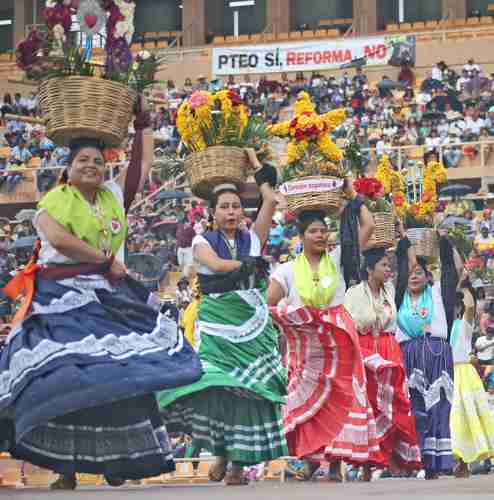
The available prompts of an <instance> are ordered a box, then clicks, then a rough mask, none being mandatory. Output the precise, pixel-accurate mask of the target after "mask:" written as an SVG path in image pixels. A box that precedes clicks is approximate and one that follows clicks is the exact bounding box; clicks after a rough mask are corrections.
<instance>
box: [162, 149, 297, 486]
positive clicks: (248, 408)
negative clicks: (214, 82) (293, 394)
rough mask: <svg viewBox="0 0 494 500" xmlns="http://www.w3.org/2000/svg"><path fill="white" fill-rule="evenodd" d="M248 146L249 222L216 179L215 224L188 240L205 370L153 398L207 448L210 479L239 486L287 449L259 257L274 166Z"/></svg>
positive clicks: (281, 381)
mask: <svg viewBox="0 0 494 500" xmlns="http://www.w3.org/2000/svg"><path fill="white" fill-rule="evenodd" d="M248 151H249V158H250V162H251V164H252V166H253V167H254V168H257V169H258V171H257V173H256V175H255V177H256V182H257V184H258V185H259V189H260V191H261V195H262V199H263V201H262V205H261V208H260V210H259V212H258V215H257V219H256V221H255V223H254V224H253V226H252V228H251V229H250V231H246V230H241V229H240V226H241V223H242V219H243V210H242V200H241V198H240V195H239V192H238V190H237V188H236V187H235V186H234V185H233V184H228V185H225V184H223V185H219V186H217V187H216V188H215V190H214V193H213V194H212V198H211V210H212V212H213V214H214V219H215V225H216V227H217V229H216V230H215V231H208V232H206V233H204V234H202V235H198V236H196V238H195V239H194V242H193V244H192V248H193V253H194V259H195V260H196V262H197V264H198V278H199V283H200V287H201V292H202V296H203V298H202V301H201V303H200V305H199V311H198V320H197V322H196V325H197V328H198V329H199V333H200V341H199V342H200V344H199V347H198V349H199V356H200V358H201V362H202V366H203V369H204V372H205V373H204V375H203V377H202V379H201V380H200V381H199V382H196V383H195V384H191V385H189V386H186V387H182V388H180V389H177V390H171V391H164V392H163V393H161V394H160V395H159V398H158V399H159V403H160V406H161V408H162V412H163V417H164V419H165V422H167V426H168V428H169V429H170V430H183V431H185V432H187V433H188V434H190V435H192V438H193V440H194V445H195V446H196V447H199V448H207V449H208V450H209V451H211V453H213V454H214V455H215V456H216V457H217V459H216V463H215V464H214V465H213V466H212V468H211V470H210V472H209V478H210V479H211V480H212V481H218V482H219V481H222V480H223V479H224V478H225V480H226V484H227V485H241V484H245V480H244V478H243V467H244V466H245V465H255V464H259V463H261V462H264V461H269V460H274V459H276V458H278V457H281V456H284V455H286V454H287V453H288V449H287V446H286V440H285V435H284V432H283V424H282V417H281V405H282V404H283V403H284V402H285V394H286V379H285V370H284V368H283V365H282V362H281V356H280V353H279V350H278V334H277V332H276V330H275V329H274V327H273V325H272V323H271V317H270V315H269V308H268V306H267V304H266V302H265V298H264V291H263V288H264V287H265V278H266V276H265V273H266V268H267V262H265V261H264V260H263V259H262V258H261V257H260V255H261V249H262V247H263V246H264V245H265V243H266V240H267V237H268V233H269V228H270V227H271V221H272V218H273V214H274V211H275V208H276V203H277V202H276V198H275V193H274V191H273V189H272V186H275V185H276V171H275V170H274V168H273V167H269V166H267V165H266V166H263V167H262V168H259V167H260V164H259V161H258V159H257V157H256V155H255V152H254V151H253V150H248ZM229 462H231V470H230V471H229V472H228V473H227V466H228V463H229Z"/></svg>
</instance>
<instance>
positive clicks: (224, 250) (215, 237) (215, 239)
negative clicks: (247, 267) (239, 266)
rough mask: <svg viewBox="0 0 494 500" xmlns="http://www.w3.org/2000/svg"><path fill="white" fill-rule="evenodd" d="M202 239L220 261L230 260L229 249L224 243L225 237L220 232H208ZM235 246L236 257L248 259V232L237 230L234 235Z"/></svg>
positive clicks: (249, 241) (249, 243) (249, 240)
mask: <svg viewBox="0 0 494 500" xmlns="http://www.w3.org/2000/svg"><path fill="white" fill-rule="evenodd" d="M203 237H204V238H205V239H206V240H207V242H208V243H209V244H210V245H211V248H212V249H213V250H214V251H215V252H216V254H217V255H218V257H219V258H220V259H231V258H232V255H231V253H230V249H229V248H228V245H227V243H226V241H225V236H223V234H222V233H221V232H220V231H208V232H207V233H204V234H203ZM235 244H236V247H237V252H238V255H237V257H238V258H240V257H249V256H250V247H251V238H250V233H249V232H248V231H240V230H237V232H236V233H235Z"/></svg>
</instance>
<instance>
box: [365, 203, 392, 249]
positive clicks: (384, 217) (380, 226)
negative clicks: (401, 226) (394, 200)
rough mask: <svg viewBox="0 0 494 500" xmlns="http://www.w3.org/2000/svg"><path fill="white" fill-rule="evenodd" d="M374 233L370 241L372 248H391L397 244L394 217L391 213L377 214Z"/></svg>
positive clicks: (374, 214)
mask: <svg viewBox="0 0 494 500" xmlns="http://www.w3.org/2000/svg"><path fill="white" fill-rule="evenodd" d="M372 215H373V216H374V233H373V234H372V236H371V238H370V240H369V247H370V248H391V247H392V246H394V244H395V224H394V221H395V219H394V216H393V214H392V213H389V212H375V213H373V214H372Z"/></svg>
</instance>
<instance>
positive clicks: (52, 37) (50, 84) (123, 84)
mask: <svg viewBox="0 0 494 500" xmlns="http://www.w3.org/2000/svg"><path fill="white" fill-rule="evenodd" d="M134 11H135V3H134V2H132V1H128V0H47V1H46V6H45V8H44V9H43V17H44V19H45V23H46V27H44V29H34V30H32V31H31V32H30V33H29V35H28V37H27V38H26V39H25V40H24V41H22V42H21V43H20V44H19V45H18V46H17V50H16V56H17V63H18V65H19V67H20V68H21V69H23V70H24V71H25V73H26V76H27V77H28V78H29V79H34V80H38V81H40V82H41V83H40V94H39V97H40V107H41V111H42V115H43V117H44V118H45V119H46V126H47V135H48V136H49V137H50V138H51V139H53V140H54V141H55V142H57V143H65V144H66V143H67V142H69V141H70V140H71V139H73V138H75V137H77V136H80V135H84V136H86V137H88V136H89V137H95V138H98V139H102V140H103V141H104V142H105V143H107V144H108V145H110V146H113V147H116V146H119V145H120V144H121V142H122V140H123V139H124V138H125V137H126V136H127V134H128V125H129V123H130V119H131V116H132V110H133V105H134V101H135V96H136V92H142V90H143V89H144V88H145V87H147V86H149V85H152V84H153V83H155V73H156V70H157V67H158V61H157V59H156V57H155V56H154V55H152V54H150V53H149V52H145V51H144V52H141V53H139V54H138V55H137V56H136V57H134V56H133V54H132V52H131V50H130V44H131V41H132V37H133V34H134ZM74 16H76V19H77V23H78V25H79V30H80V36H75V35H78V34H77V33H73V32H72V29H73V24H74V23H73V18H74ZM103 31H105V32H106V35H105V36H106V38H105V59H104V62H103V63H101V62H98V61H96V60H94V59H93V38H94V37H95V36H101V37H102V38H103V35H102V32H103Z"/></svg>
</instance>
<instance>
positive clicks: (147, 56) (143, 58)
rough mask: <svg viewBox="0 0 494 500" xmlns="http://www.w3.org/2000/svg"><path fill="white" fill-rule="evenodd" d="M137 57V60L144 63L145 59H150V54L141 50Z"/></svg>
mask: <svg viewBox="0 0 494 500" xmlns="http://www.w3.org/2000/svg"><path fill="white" fill-rule="evenodd" d="M138 56H139V59H141V60H143V61H146V60H147V59H149V58H150V57H151V52H149V51H147V50H141V52H139V54H138Z"/></svg>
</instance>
